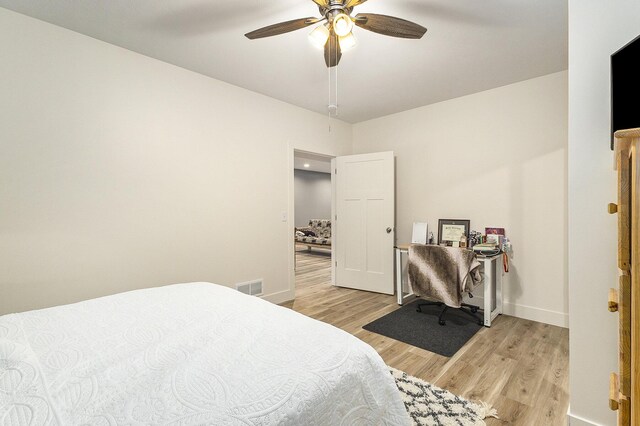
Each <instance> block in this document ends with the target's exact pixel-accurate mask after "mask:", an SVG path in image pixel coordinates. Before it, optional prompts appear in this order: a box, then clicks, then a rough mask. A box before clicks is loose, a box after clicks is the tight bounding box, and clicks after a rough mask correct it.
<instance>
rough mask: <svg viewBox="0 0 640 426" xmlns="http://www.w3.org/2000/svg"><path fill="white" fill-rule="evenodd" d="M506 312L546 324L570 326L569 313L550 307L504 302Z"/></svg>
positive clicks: (506, 313)
mask: <svg viewBox="0 0 640 426" xmlns="http://www.w3.org/2000/svg"><path fill="white" fill-rule="evenodd" d="M503 310H504V314H505V315H511V316H514V317H518V318H524V319H528V320H531V321H538V322H543V323H545V324H550V325H557V326H558V327H564V328H569V314H566V313H564V312H557V311H550V310H548V309H541V308H535V307H533V306H526V305H518V304H517V303H510V302H504V309H503Z"/></svg>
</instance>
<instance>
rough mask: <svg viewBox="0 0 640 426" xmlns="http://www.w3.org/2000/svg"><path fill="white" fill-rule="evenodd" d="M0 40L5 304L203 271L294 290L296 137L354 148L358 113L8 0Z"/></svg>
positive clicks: (328, 148) (314, 146) (277, 291)
mask: <svg viewBox="0 0 640 426" xmlns="http://www.w3.org/2000/svg"><path fill="white" fill-rule="evenodd" d="M0 52H2V55H1V57H2V59H1V65H0V182H2V184H1V185H0V271H1V272H0V292H1V293H0V314H3V313H7V312H15V311H22V310H27V309H33V308H39V307H44V306H51V305H56V304H61V303H68V302H73V301H77V300H81V299H86V298H92V297H96V296H100V295H106V294H111V293H115V292H119V291H123V290H130V289H133V288H141V287H148V286H157V285H163V284H170V283H176V282H185V281H196V280H203V281H213V282H217V283H221V284H225V285H233V284H235V283H237V282H241V281H246V280H249V279H254V278H264V280H265V283H264V285H265V292H266V293H268V294H270V295H271V299H272V300H276V301H278V300H284V299H291V298H292V296H293V294H292V293H291V292H290V287H289V282H288V281H289V278H290V275H289V273H288V267H289V264H290V263H291V262H292V255H291V256H290V253H289V252H288V250H289V243H290V240H291V238H290V236H291V232H290V226H291V227H292V223H283V222H282V221H281V215H282V212H288V211H289V206H288V202H289V190H290V187H291V185H290V175H292V171H291V170H292V165H291V164H290V159H291V158H292V156H293V149H294V148H297V149H300V150H304V151H311V152H320V153H324V154H330V155H336V154H341V153H349V151H350V140H351V126H350V125H348V124H345V123H341V122H334V123H333V125H332V133H329V132H328V126H327V117H325V116H321V115H318V114H315V113H311V112H308V111H305V110H303V109H300V108H297V107H294V106H291V105H288V104H285V103H282V102H279V101H275V100H273V99H271V98H268V97H265V96H262V95H258V94H256V93H253V92H249V91H247V90H243V89H240V88H237V87H234V86H231V85H228V84H226V83H222V82H220V81H216V80H213V79H211V78H208V77H204V76H202V75H199V74H195V73H193V72H189V71H186V70H184V69H181V68H178V67H175V66H172V65H169V64H166V63H163V62H160V61H157V60H154V59H150V58H148V57H145V56H141V55H139V54H136V53H133V52H130V51H127V50H124V49H121V48H118V47H115V46H113V45H109V44H106V43H103V42H100V41H97V40H95V39H92V38H89V37H86V36H83V35H80V34H77V33H74V32H71V31H68V30H65V29H62V28H60V27H56V26H53V25H50V24H46V23H43V22H41V21H37V20H35V19H32V18H28V17H25V16H22V15H18V14H16V13H13V12H10V11H7V10H5V9H1V8H0ZM212 54H214V53H213V52H212ZM247 171H251V172H250V173H248V172H247ZM292 219H293V218H291V220H290V222H292ZM291 254H292V253H291Z"/></svg>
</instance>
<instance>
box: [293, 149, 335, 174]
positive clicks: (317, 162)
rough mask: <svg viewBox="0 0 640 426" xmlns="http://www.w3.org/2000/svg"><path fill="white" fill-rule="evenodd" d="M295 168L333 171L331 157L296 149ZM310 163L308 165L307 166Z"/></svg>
mask: <svg viewBox="0 0 640 426" xmlns="http://www.w3.org/2000/svg"><path fill="white" fill-rule="evenodd" d="M293 160H294V161H293V168H294V169H298V170H307V171H309V172H321V173H331V157H324V156H321V155H316V154H310V153H306V152H300V151H296V153H295V156H294V158H293ZM305 165H308V167H305Z"/></svg>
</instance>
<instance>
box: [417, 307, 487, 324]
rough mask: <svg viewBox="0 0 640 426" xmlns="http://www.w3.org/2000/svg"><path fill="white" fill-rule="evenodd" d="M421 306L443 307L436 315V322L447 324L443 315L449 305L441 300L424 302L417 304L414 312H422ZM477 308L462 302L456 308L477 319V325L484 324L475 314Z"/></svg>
mask: <svg viewBox="0 0 640 426" xmlns="http://www.w3.org/2000/svg"><path fill="white" fill-rule="evenodd" d="M423 306H442V307H443V308H442V310H441V311H440V315H439V316H438V324H440V325H446V324H447V323H446V321H445V320H444V316H445V314H446V313H447V311H448V310H449V307H448V306H447V305H445V304H444V303H442V302H424V303H420V304H419V305H418V308H417V309H416V312H422V307H423ZM479 309H480V308H479V307H478V306H475V305H469V304H468V303H463V304H462V306H461V307H460V308H458V310H459V311H461V312H464V313H465V314H467V315H469V316H470V317H471V318H473V319H475V320H477V321H478V325H484V320H483V319H482V318H480V317H478V316H477V315H476V313H477V312H478V310H479Z"/></svg>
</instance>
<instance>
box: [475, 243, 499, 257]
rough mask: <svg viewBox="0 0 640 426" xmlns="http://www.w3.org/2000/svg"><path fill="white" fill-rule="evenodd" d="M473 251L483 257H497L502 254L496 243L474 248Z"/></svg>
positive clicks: (483, 244)
mask: <svg viewBox="0 0 640 426" xmlns="http://www.w3.org/2000/svg"><path fill="white" fill-rule="evenodd" d="M473 251H474V252H476V253H477V254H479V255H481V256H495V255H496V254H498V253H500V247H498V245H497V244H494V243H482V244H476V245H475V246H473Z"/></svg>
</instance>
